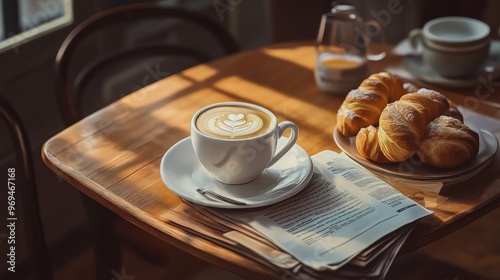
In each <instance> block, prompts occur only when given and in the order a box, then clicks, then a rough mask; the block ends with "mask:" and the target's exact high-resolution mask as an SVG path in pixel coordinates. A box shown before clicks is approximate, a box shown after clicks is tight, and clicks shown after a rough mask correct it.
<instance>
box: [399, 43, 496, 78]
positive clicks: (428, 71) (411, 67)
mask: <svg viewBox="0 0 500 280" xmlns="http://www.w3.org/2000/svg"><path fill="white" fill-rule="evenodd" d="M404 66H405V68H406V69H407V70H408V71H409V72H410V73H412V74H413V75H414V76H415V77H416V78H418V79H420V80H422V81H424V82H428V83H430V84H433V85H436V86H441V87H447V88H470V87H474V86H476V85H477V84H479V83H481V80H480V79H478V76H480V75H483V74H484V75H489V72H490V71H492V70H489V69H492V68H493V69H496V71H494V70H493V71H494V72H492V73H491V75H492V77H491V78H490V77H488V78H487V79H488V80H495V79H496V78H498V77H500V41H492V42H491V46H490V56H489V58H488V61H487V62H486V66H485V68H484V70H483V71H484V73H478V74H477V75H475V76H473V77H471V78H462V79H450V78H446V77H443V76H441V75H439V74H438V73H437V72H436V71H434V69H432V68H431V67H430V66H429V65H427V64H425V63H424V62H423V60H422V57H421V56H406V57H405V58H404ZM487 67H488V68H487Z"/></svg>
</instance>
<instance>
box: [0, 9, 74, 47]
mask: <svg viewBox="0 0 500 280" xmlns="http://www.w3.org/2000/svg"><path fill="white" fill-rule="evenodd" d="M0 3H1V5H0V52H2V51H5V50H7V49H15V48H16V47H17V46H19V45H21V44H24V43H26V42H28V41H30V40H32V39H34V38H36V37H38V36H40V35H42V34H45V33H47V32H49V31H53V30H55V29H58V28H61V27H64V26H66V25H69V24H71V23H72V22H73V9H72V7H73V5H72V4H73V2H72V0H0Z"/></svg>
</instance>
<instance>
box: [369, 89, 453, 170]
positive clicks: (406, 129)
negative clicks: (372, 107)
mask: <svg viewBox="0 0 500 280" xmlns="http://www.w3.org/2000/svg"><path fill="white" fill-rule="evenodd" d="M448 109H449V104H448V100H447V99H446V97H445V96H444V95H442V94H440V93H438V92H436V91H432V90H426V89H420V90H419V91H417V92H416V93H409V94H405V95H404V96H402V97H401V98H400V99H399V100H398V101H395V102H393V103H391V104H388V105H387V106H386V107H385V109H384V110H383V111H382V114H381V115H380V121H379V130H378V141H379V145H380V149H381V150H382V152H383V153H384V155H385V156H386V157H387V158H388V159H389V160H390V161H393V162H401V161H405V160H407V159H409V158H410V157H411V156H412V155H413V153H414V152H415V151H417V150H418V148H419V146H420V144H421V143H422V141H423V140H424V137H425V131H426V127H427V125H428V124H429V123H430V122H431V121H432V120H434V119H435V118H437V117H438V116H440V115H442V114H443V113H444V112H446V111H447V110H448Z"/></svg>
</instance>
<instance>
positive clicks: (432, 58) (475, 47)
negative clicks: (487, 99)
mask: <svg viewBox="0 0 500 280" xmlns="http://www.w3.org/2000/svg"><path fill="white" fill-rule="evenodd" d="M489 35H490V28H489V26H488V25H487V24H486V23H484V22H482V21H479V20H477V19H473V18H467V17H442V18H437V19H433V20H431V21H429V22H427V23H426V24H425V25H424V26H423V28H422V29H414V30H412V31H411V32H410V34H409V39H410V43H411V44H412V45H413V47H415V48H417V49H420V50H421V53H422V58H423V61H424V63H426V64H428V65H430V66H431V67H432V68H433V69H434V70H435V71H436V72H437V73H438V74H440V75H441V76H443V77H447V78H464V77H470V76H473V75H477V74H478V73H479V70H480V68H481V67H482V66H483V65H484V63H485V62H486V60H487V59H488V55H489V49H490V36H489Z"/></svg>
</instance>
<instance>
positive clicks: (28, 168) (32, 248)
mask: <svg viewBox="0 0 500 280" xmlns="http://www.w3.org/2000/svg"><path fill="white" fill-rule="evenodd" d="M0 119H2V120H3V122H4V123H5V125H6V128H7V132H8V133H7V135H8V136H10V138H11V140H12V144H13V147H14V152H15V155H16V162H17V164H16V165H14V166H12V167H9V168H8V169H7V173H8V174H9V175H8V176H7V178H9V179H10V178H13V179H12V180H10V181H8V182H11V184H7V186H6V187H7V189H8V190H9V191H13V192H15V197H16V205H15V209H16V210H15V211H14V212H15V214H16V217H17V215H18V212H22V216H23V218H22V219H24V222H23V224H24V227H25V229H26V233H27V234H26V237H27V240H26V244H27V249H28V252H29V255H30V256H29V268H28V271H29V272H30V273H32V276H34V275H36V279H44V280H49V279H52V278H51V275H52V273H51V264H50V258H49V254H48V249H47V247H46V242H45V234H44V232H43V226H42V220H41V217H40V209H39V204H38V195H37V192H38V190H37V188H36V182H35V170H34V164H33V157H32V154H31V146H30V143H29V140H28V135H27V133H26V130H25V128H24V125H23V123H22V121H21V119H20V117H19V116H18V114H17V113H16V111H15V110H14V108H12V106H11V105H10V104H9V103H8V102H7V101H6V100H4V99H3V98H0ZM2 134H3V133H2ZM3 135H5V134H3ZM10 174H12V175H10ZM9 179H8V180H9ZM11 187H12V190H11V189H10V188H11ZM7 189H6V190H5V191H6V192H7ZM19 206H22V208H21V209H20V210H21V211H18V209H19ZM5 210H7V209H5ZM7 217H9V213H8V216H7ZM20 223H21V220H17V222H16V226H17V227H20ZM21 242H22V241H21V240H16V245H15V246H16V247H17V248H20V247H21V245H20V244H21ZM7 273H8V274H7V275H13V274H15V273H9V272H7Z"/></svg>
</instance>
